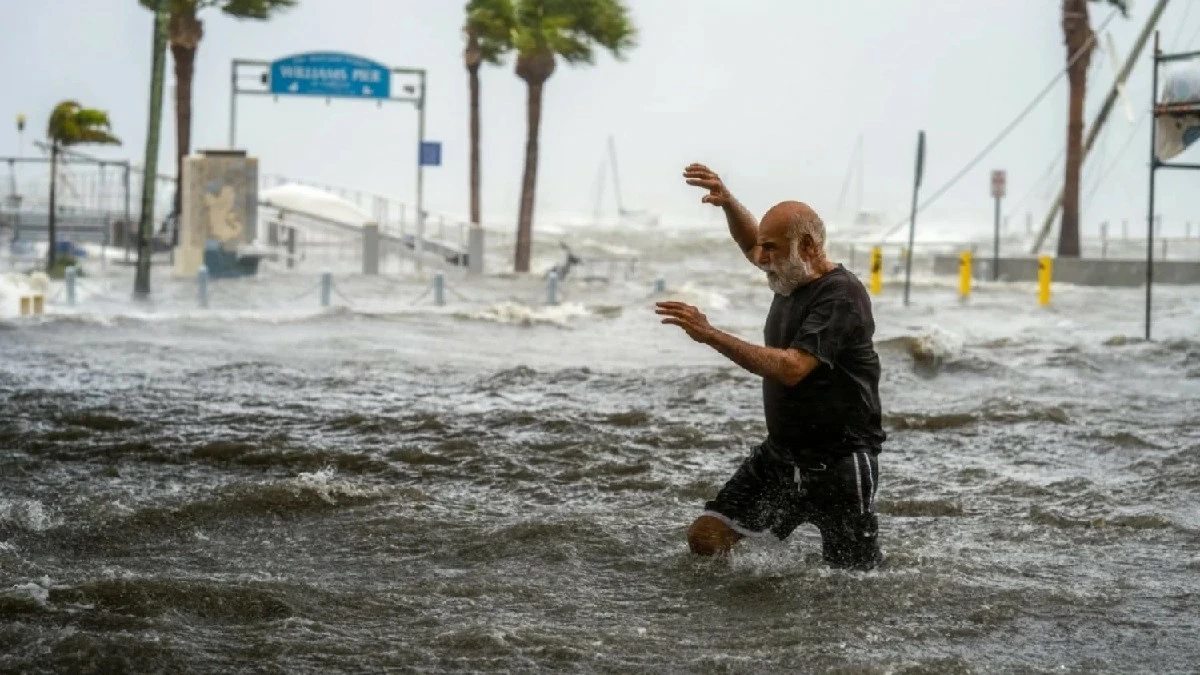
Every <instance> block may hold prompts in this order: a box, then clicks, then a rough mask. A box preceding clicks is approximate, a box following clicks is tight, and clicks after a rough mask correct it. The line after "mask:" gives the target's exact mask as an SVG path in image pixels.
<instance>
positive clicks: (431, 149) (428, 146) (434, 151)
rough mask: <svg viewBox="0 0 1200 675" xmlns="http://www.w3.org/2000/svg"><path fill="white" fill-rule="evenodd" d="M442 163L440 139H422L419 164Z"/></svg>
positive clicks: (437, 164)
mask: <svg viewBox="0 0 1200 675" xmlns="http://www.w3.org/2000/svg"><path fill="white" fill-rule="evenodd" d="M441 165H442V143H441V141H424V142H422V143H421V166H441Z"/></svg>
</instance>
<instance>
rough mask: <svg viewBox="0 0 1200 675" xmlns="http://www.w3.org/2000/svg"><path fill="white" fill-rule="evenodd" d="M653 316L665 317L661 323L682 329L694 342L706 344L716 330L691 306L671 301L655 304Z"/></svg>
mask: <svg viewBox="0 0 1200 675" xmlns="http://www.w3.org/2000/svg"><path fill="white" fill-rule="evenodd" d="M654 313H655V314H659V315H661V316H665V317H666V318H665V319H663V320H662V322H663V323H669V324H673V325H675V326H679V327H680V328H682V329H683V331H684V332H685V333H687V334H688V337H690V338H692V339H693V340H695V341H696V342H703V343H708V342H710V341H711V340H712V336H713V334H714V333H715V332H716V329H715V328H713V327H712V325H711V324H709V323H708V318H707V317H706V316H704V314H703V313H701V311H700V310H698V309H696V308H695V307H692V306H691V305H688V304H684V303H682V302H674V301H671V300H667V301H663V302H657V303H655V309H654Z"/></svg>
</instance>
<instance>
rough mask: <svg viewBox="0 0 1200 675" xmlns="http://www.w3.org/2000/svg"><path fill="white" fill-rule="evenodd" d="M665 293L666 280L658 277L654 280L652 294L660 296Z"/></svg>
mask: <svg viewBox="0 0 1200 675" xmlns="http://www.w3.org/2000/svg"><path fill="white" fill-rule="evenodd" d="M666 292H667V280H666V279H664V278H663V277H661V276H660V277H658V278H657V279H655V280H654V293H655V294H656V295H662V294H663V293H666Z"/></svg>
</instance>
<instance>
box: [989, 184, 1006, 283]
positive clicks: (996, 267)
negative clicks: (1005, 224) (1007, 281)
mask: <svg viewBox="0 0 1200 675" xmlns="http://www.w3.org/2000/svg"><path fill="white" fill-rule="evenodd" d="M1007 183H1008V174H1006V173H1005V172H1004V170H1003V169H997V170H996V171H993V172H992V199H995V200H996V217H995V223H994V235H993V238H992V281H999V280H1000V200H1001V199H1004V194H1005V192H1006V190H1007Z"/></svg>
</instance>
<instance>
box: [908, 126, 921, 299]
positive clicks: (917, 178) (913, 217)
mask: <svg viewBox="0 0 1200 675" xmlns="http://www.w3.org/2000/svg"><path fill="white" fill-rule="evenodd" d="M924 174H925V132H924V131H918V132H917V168H916V172H915V175H914V177H913V194H912V212H911V214H910V215H909V218H908V249H907V250H905V252H904V305H905V306H906V307H907V306H908V287H909V282H910V280H911V279H912V258H913V242H914V240H915V239H916V231H917V192H918V191H919V190H920V189H921V177H922V176H923V175H924Z"/></svg>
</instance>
